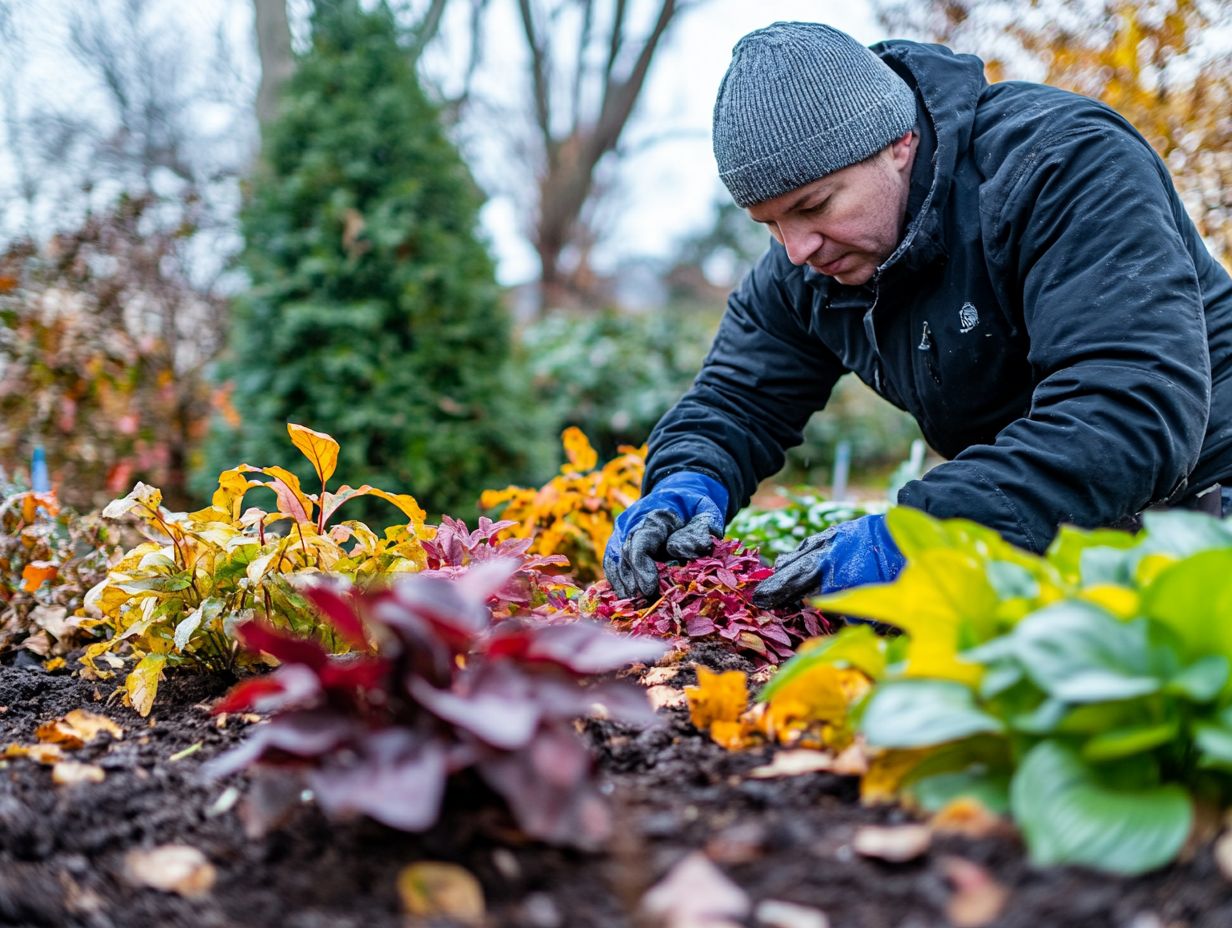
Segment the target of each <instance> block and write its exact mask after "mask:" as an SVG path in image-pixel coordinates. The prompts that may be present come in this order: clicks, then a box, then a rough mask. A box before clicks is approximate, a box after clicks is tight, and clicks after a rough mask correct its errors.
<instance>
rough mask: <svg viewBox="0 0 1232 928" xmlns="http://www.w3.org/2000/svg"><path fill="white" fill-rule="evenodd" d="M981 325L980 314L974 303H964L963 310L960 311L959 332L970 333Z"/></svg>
mask: <svg viewBox="0 0 1232 928" xmlns="http://www.w3.org/2000/svg"><path fill="white" fill-rule="evenodd" d="M979 324H980V313H979V310H977V309H976V308H975V304H974V303H963V305H962V309H960V310H959V311H958V327H959V328H958V331H960V332H963V333H966V332H970V331H971V330H972V329H974V328H975V327H976V326H977V325H979Z"/></svg>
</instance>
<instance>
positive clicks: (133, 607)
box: [81, 424, 435, 715]
mask: <svg viewBox="0 0 1232 928" xmlns="http://www.w3.org/2000/svg"><path fill="white" fill-rule="evenodd" d="M287 431H288V433H289V434H290V436H291V441H292V442H293V443H294V445H295V447H296V448H298V449H299V450H300V451H301V452H302V453H303V454H304V456H305V457H306V458H307V459H308V460H309V461H310V462H311V463H312V467H313V469H314V470H315V472H316V475H317V478H318V479H319V481H320V491H319V492H317V493H308V492H305V490H304V489H303V488H302V487H301V485H300V482H299V479H298V478H297V477H296V476H295V475H294V474H292V473H291V472H290V471H288V470H286V469H285V468H282V467H277V466H275V467H252V466H249V465H247V464H241V465H240V466H239V467H236V468H233V469H231V470H228V471H224V472H223V473H222V474H221V475H220V477H219V478H218V489H217V490H215V492H214V495H213V499H212V501H211V505H210V506H209V507H208V508H206V509H201V510H198V511H196V512H191V513H173V512H170V511H168V510H167V509H165V508H164V507H163V506H162V494H161V493H160V492H159V491H158V490H157V489H156V488H154V487H149V486H146V485H145V484H142V483H138V484H137V486H136V487H134V488H133V491H132V492H131V493H129V494H128V495H127V496H125V497H123V498H122V499H118V500H115V501H114V502H112V503H111V504H110V505H108V506H107V508H106V509H104V510H103V515H104V516H106V517H107V518H119V517H122V516H127V515H132V516H135V517H136V518H137V519H138V520H139V522H140V526H141V530H142V532H143V533H144V534H145V536H146V537H147V538H148V539H149V541H147V542H145V543H143V544H140V545H138V546H137V547H135V548H133V549H132V550H130V551H128V552H127V553H126V554H125V555H124V556H123V557H122V558H121V559H120V561H119V562H118V563H117V564H115V566H114V567H113V568H112V569H111V571H110V573H109V574H108V575H107V577H106V579H104V580H103V581H102V582H101V583H99V584H98V585H97V586H95V587H94V588H93V589H92V590H90V592H89V594H88V595H87V596H86V598H85V603H84V608H85V609H86V610H87V612H88V613H89V612H93V613H94V616H93V617H92V618H89V619H87V620H85V621H83V622H82V623H81V624H82V625H83V627H84V626H88V627H93V628H103V629H105V630H108V631H110V632H111V637H109V638H107V639H105V640H103V641H99V642H95V643H94V644H91V645H90V646H89V647H87V648H86V650H85V653H84V655H83V657H82V661H83V663H84V664H85V666H86V667H87V668H88V669H89V671H90V672H92V673H93V674H95V675H96V676H98V677H101V678H104V679H106V678H109V677H111V676H113V675H114V671H115V670H117V669H119V668H121V667H124V666H125V661H124V660H122V659H121V658H120V656H119V655H118V654H117V652H120V651H126V652H127V654H128V656H129V658H130V659H133V660H135V661H136V665H135V666H134V667H133V669H132V670H131V671H130V672H129V673H128V675H127V678H126V680H125V684H124V687H123V689H122V692H123V697H124V700H125V702H126V703H127V704H129V705H131V706H132V707H133V708H135V709H136V710H137V711H138V712H140V713H141V714H142V715H147V714H148V713H149V711H150V708H151V706H152V705H153V702H154V698H155V696H156V694H157V691H158V683H159V681H160V680H161V679H162V676H163V673H164V672H165V671H166V670H168V669H170V668H172V667H176V666H182V665H191V666H196V667H199V668H204V669H211V670H233V669H234V668H235V667H236V666H237V665H241V664H243V663H244V662H246V661H248V660H250V658H249V657H248V656H247V655H246V654H245V653H244V652H241V651H240V650H239V649H238V647H237V645H236V642H235V639H234V636H233V634H232V631H233V629H234V624H235V623H236V622H237V621H241V620H244V619H247V618H250V617H252V616H253V615H254V614H256V613H257V612H260V613H262V614H263V615H264V616H265V618H266V621H268V622H270V623H272V624H275V625H278V626H280V627H283V628H286V629H290V630H292V631H294V632H296V633H297V634H303V635H308V636H313V635H315V636H317V637H322V636H324V637H323V642H324V644H325V645H326V646H328V647H329V648H330V649H331V650H335V649H343V650H345V648H346V644H345V642H342V641H339V640H337V639H336V638H335V637H334V636H333V635H332V633H331V631H330V629H329V628H328V627H320V626H319V625H318V623H317V622H316V620H315V618H314V613H312V612H311V611H310V610H309V609H308V608H307V606H306V603H305V602H304V599H303V597H302V595H301V594H300V593H299V592H298V590H297V588H296V584H295V582H294V581H295V579H296V577H297V576H298V575H302V574H319V573H326V572H328V573H332V574H337V575H340V576H342V577H344V578H347V579H349V580H353V581H356V582H359V583H368V582H374V581H379V580H384V579H386V578H388V577H389V576H390V575H391V574H398V573H404V572H408V571H417V570H421V569H423V568H424V567H425V566H427V563H428V560H427V553H426V551H425V549H424V544H423V543H424V541H425V540H427V539H430V538H432V536H433V535H434V534H435V529H433V528H432V527H431V526H427V525H425V523H424V512H423V510H422V509H421V508H420V506H419V504H418V503H417V502H416V501H415V499H414V498H413V497H411V496H408V495H406V494H394V493H388V492H386V491H384V490H379V489H377V488H375V487H371V486H367V485H364V486H361V487H350V486H342V487H340V488H339V489H338V490H337V491H336V492H330V491H329V490H328V489H327V483H328V481H329V478H330V477H331V476H332V475H333V473H334V469H335V467H336V465H337V461H338V443H337V442H336V441H334V439H333V438H331V437H330V436H329V435H325V434H323V433H320V432H314V431H313V430H312V429H309V428H305V427H304V426H301V425H295V424H288V425H287ZM258 488H262V489H265V490H269V491H272V492H273V494H274V500H275V506H276V508H275V509H274V510H273V511H266V510H264V509H260V508H258V507H252V508H249V509H244V508H243V503H244V498H245V496H246V495H247V493H248V492H249V491H250V490H254V489H258ZM362 496H374V497H378V498H380V499H383V500H386V501H388V502H390V503H392V504H393V505H394V506H395V507H397V509H398V510H399V511H400V512H401V513H402V515H403V516H404V517H405V521H404V522H402V523H399V524H395V525H392V526H390V527H388V528H386V529H385V532H384V535H383V537H382V536H378V535H377V534H376V532H374V531H373V530H372V529H370V528H369V527H368V526H367V525H365V524H364V523H362V522H358V521H343V522H338V523H336V524H333V522H332V520H333V517H334V516H335V514H336V513H337V511H338V509H339V507H340V506H342V505H343V504H344V503H346V502H347V501H348V500H352V499H355V498H357V497H362ZM104 665H105V666H104Z"/></svg>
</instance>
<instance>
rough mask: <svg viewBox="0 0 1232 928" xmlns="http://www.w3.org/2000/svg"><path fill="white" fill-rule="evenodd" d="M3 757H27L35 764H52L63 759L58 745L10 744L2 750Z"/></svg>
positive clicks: (62, 753)
mask: <svg viewBox="0 0 1232 928" xmlns="http://www.w3.org/2000/svg"><path fill="white" fill-rule="evenodd" d="M4 756H5V757H28V758H30V760H32V761H34V762H35V763H36V764H54V763H56V762H57V761H60V760H63V759H64V752H63V751H62V750H61V749H60V746H59V745H58V744H10V745H8V746H7V747H6V748H5V749H4Z"/></svg>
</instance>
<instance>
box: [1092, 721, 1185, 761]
mask: <svg viewBox="0 0 1232 928" xmlns="http://www.w3.org/2000/svg"><path fill="white" fill-rule="evenodd" d="M1180 729H1181V726H1180V723H1179V721H1178V720H1177V719H1170V720H1168V721H1165V722H1154V723H1149V722H1148V723H1144V724H1140V725H1130V726H1127V727H1125V728H1114V729H1111V730H1109V731H1105V732H1101V733H1100V734H1098V735H1096V736H1095V737H1094V738H1092V739H1091V740H1090V741H1088V742H1086V744H1084V745H1083V746H1082V757H1083V760H1088V761H1093V762H1099V761H1106V760H1117V759H1119V758H1122V757H1132V756H1133V755H1134V754H1145V753H1146V752H1148V751H1152V750H1154V749H1155V748H1157V747H1159V746H1160V745H1164V744H1170V743H1171V742H1173V741H1175V740H1176V738H1177V736H1178V735H1179V734H1180Z"/></svg>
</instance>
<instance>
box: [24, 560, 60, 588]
mask: <svg viewBox="0 0 1232 928" xmlns="http://www.w3.org/2000/svg"><path fill="white" fill-rule="evenodd" d="M59 572H60V568H59V566H57V565H56V564H53V563H52V562H51V561H31V562H30V563H29V564H27V565H26V566H25V567H23V568H22V571H21V588H22V590H23V591H24V592H26V593H33V592H35V591H36V590H38V588H39V587H40V586H42V585H43V583H44V582H46V581H48V580H55V579H56V574H58V573H59Z"/></svg>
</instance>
